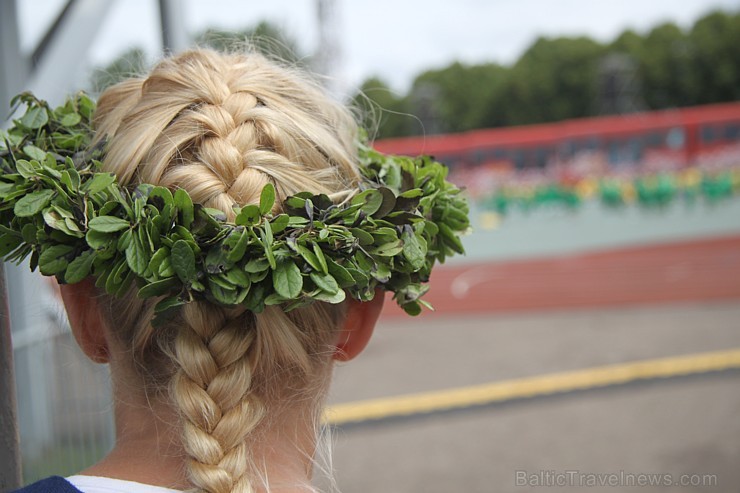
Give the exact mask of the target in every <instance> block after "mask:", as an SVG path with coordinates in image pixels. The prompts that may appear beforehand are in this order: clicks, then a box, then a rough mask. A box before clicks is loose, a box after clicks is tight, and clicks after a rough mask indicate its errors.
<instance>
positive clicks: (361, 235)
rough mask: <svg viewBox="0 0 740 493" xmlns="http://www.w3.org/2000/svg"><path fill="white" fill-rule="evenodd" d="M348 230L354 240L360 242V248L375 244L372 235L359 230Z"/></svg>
mask: <svg viewBox="0 0 740 493" xmlns="http://www.w3.org/2000/svg"><path fill="white" fill-rule="evenodd" d="M349 230H350V231H351V232H352V234H353V235H354V236H355V238H357V239H358V240H360V245H362V246H366V245H372V244H373V243H374V242H375V238H373V235H371V234H370V233H368V232H367V231H364V230H362V229H360V228H349Z"/></svg>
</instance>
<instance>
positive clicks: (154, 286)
mask: <svg viewBox="0 0 740 493" xmlns="http://www.w3.org/2000/svg"><path fill="white" fill-rule="evenodd" d="M179 287H180V281H179V280H178V279H177V278H176V277H170V278H169V279H162V280H159V281H155V282H152V283H149V284H146V285H144V286H143V287H142V288H141V289H139V291H138V292H137V293H136V295H137V296H138V297H139V298H142V299H146V298H152V297H154V296H162V295H164V294H167V293H169V292H171V291H172V290H174V289H176V288H179Z"/></svg>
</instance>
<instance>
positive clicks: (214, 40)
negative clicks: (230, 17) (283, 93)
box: [195, 21, 305, 64]
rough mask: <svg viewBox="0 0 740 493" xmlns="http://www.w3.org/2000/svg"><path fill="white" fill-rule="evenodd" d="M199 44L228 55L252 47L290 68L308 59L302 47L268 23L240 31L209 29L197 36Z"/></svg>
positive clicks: (196, 40)
mask: <svg viewBox="0 0 740 493" xmlns="http://www.w3.org/2000/svg"><path fill="white" fill-rule="evenodd" d="M195 43H196V44H197V45H199V46H207V47H209V48H213V49H214V50H217V51H225V52H233V51H237V52H238V51H243V50H244V49H245V48H248V47H252V48H254V49H256V50H257V51H258V52H260V53H262V54H263V55H265V56H267V57H270V58H272V59H276V60H278V61H281V62H286V63H289V64H301V63H303V61H304V59H305V57H304V56H303V55H302V54H301V51H300V49H299V47H298V43H297V42H296V41H295V40H294V39H293V38H291V37H290V36H289V35H287V34H286V33H285V32H283V31H282V30H281V29H280V28H278V27H277V26H276V25H274V24H271V23H270V22H267V21H262V22H260V23H259V24H257V25H256V26H253V27H248V28H245V29H241V30H237V31H224V30H221V29H214V28H211V29H206V30H205V31H203V32H201V33H200V34H198V35H196V36H195Z"/></svg>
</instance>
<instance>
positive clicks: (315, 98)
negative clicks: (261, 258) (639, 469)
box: [96, 50, 359, 493]
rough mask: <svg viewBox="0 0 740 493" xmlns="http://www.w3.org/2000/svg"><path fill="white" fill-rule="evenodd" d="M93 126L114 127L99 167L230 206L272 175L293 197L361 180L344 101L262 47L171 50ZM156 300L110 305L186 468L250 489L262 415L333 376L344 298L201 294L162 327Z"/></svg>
mask: <svg viewBox="0 0 740 493" xmlns="http://www.w3.org/2000/svg"><path fill="white" fill-rule="evenodd" d="M96 126H97V131H98V136H99V139H103V138H107V139H108V150H107V155H106V160H105V163H104V166H105V167H106V168H107V169H108V170H110V171H113V172H115V173H116V174H117V175H118V177H119V180H120V181H121V182H122V183H137V182H138V183H152V184H160V185H164V186H167V187H170V188H173V189H174V188H178V187H181V188H184V189H186V190H187V191H188V192H189V193H190V195H191V196H192V197H193V200H194V201H196V202H198V203H201V204H204V205H205V206H207V207H214V208H219V209H221V210H223V211H224V212H225V213H226V214H227V215H229V216H230V217H232V218H233V214H234V213H233V210H232V206H233V205H235V204H239V205H244V204H248V203H255V202H257V201H258V200H259V193H260V191H261V189H262V188H263V186H264V185H265V184H266V183H268V182H272V183H273V184H274V185H275V187H276V190H277V192H278V196H279V197H285V196H287V195H289V194H292V193H296V192H298V191H300V190H311V191H313V192H314V193H327V194H330V195H331V194H335V193H341V192H342V191H344V190H346V189H347V188H349V187H353V186H354V185H355V183H356V181H357V180H358V179H359V173H358V171H357V168H356V164H355V162H354V159H353V148H354V138H355V132H356V127H355V126H354V123H353V122H352V118H351V116H350V115H349V114H348V113H347V111H346V110H344V109H342V108H341V107H340V106H339V105H337V104H336V103H333V102H331V101H330V100H329V99H328V98H327V97H326V96H324V95H323V93H322V91H321V90H319V89H318V88H316V87H315V86H314V85H312V84H310V83H307V82H305V81H300V80H299V79H298V78H297V76H296V74H295V73H293V72H290V71H289V70H286V69H282V68H279V67H276V66H274V65H273V63H272V62H268V61H267V60H265V59H264V58H262V57H260V56H258V55H244V56H237V55H220V54H216V53H214V52H210V51H205V50H197V51H191V52H187V53H184V54H182V55H180V56H177V57H175V58H171V59H166V60H164V61H163V62H161V63H160V64H159V65H158V66H157V67H155V69H154V70H153V71H152V73H151V74H150V75H149V76H148V77H147V78H146V79H133V80H129V81H126V82H123V83H121V84H119V85H118V86H114V87H113V88H111V89H109V90H108V91H106V92H105V93H104V94H103V95H102V96H101V98H100V101H99V103H98V113H97V115H96ZM276 203H277V204H279V203H280V201H277V202H276ZM276 207H278V206H276ZM155 301H156V300H146V301H140V300H136V299H135V295H134V294H133V293H130V294H129V295H128V296H127V297H126V298H125V299H124V300H115V299H111V300H110V302H109V306H110V309H109V310H108V312H109V313H108V315H107V316H108V318H109V319H110V320H111V325H112V326H118V327H120V329H119V332H120V335H121V337H122V338H123V340H124V341H129V343H130V344H131V345H132V348H133V350H134V355H135V357H136V358H137V367H139V368H142V369H143V373H144V374H145V375H147V376H148V378H149V379H150V380H155V382H154V383H153V386H154V387H157V385H160V384H161V380H165V379H166V380H169V385H168V387H169V390H170V395H171V399H172V402H173V406H174V407H175V408H176V409H177V410H178V412H179V414H180V416H181V419H182V441H183V444H184V448H185V451H186V453H187V454H188V456H189V459H188V472H189V478H190V481H191V482H192V484H193V485H194V486H195V487H196V488H197V489H199V490H200V491H206V492H213V493H226V492H244V493H246V492H251V491H254V489H255V486H254V484H252V483H253V477H254V476H255V475H258V472H257V471H255V468H256V466H255V463H256V462H257V459H258V458H255V457H252V455H251V450H252V448H251V447H250V444H253V441H254V440H255V439H256V438H255V437H256V436H258V435H259V429H260V426H261V424H262V423H263V421H265V420H263V417H265V416H266V415H268V414H270V413H273V412H277V410H278V409H280V408H281V407H285V406H288V405H294V404H291V403H296V402H298V403H304V404H306V405H310V407H311V409H310V410H309V412H310V414H312V415H314V416H318V415H319V412H318V409H317V404H318V401H319V399H317V396H318V395H319V394H322V395H323V391H324V390H325V389H323V388H322V387H321V384H318V383H317V382H321V381H326V382H328V377H327V374H328V373H327V370H326V368H327V367H328V364H327V361H328V357H327V354H328V353H327V348H328V347H329V346H330V341H331V340H332V338H333V334H334V332H333V331H334V330H335V328H336V325H337V321H338V319H339V317H340V315H341V313H340V312H341V308H342V307H341V306H340V307H326V306H324V305H323V304H321V303H317V304H314V305H312V306H309V307H306V308H303V309H300V310H296V311H294V312H291V313H289V314H285V313H283V312H282V310H281V309H280V308H279V307H268V308H267V309H266V310H265V312H263V313H261V314H258V315H255V314H252V313H251V312H248V311H245V310H243V309H225V308H222V307H217V306H214V305H211V304H209V303H207V302H200V301H199V302H193V303H190V304H188V305H186V306H185V307H184V308H183V309H182V310H181V313H180V314H179V315H178V316H177V317H176V318H175V319H174V320H173V321H172V323H170V324H169V325H168V327H166V328H164V329H158V330H157V331H156V332H155V331H154V330H153V329H152V327H151V325H150V323H149V321H150V319H151V307H152V304H153V303H154V302H155ZM318 376H321V377H322V378H317V377H318Z"/></svg>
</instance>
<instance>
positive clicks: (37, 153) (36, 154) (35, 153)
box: [23, 145, 46, 162]
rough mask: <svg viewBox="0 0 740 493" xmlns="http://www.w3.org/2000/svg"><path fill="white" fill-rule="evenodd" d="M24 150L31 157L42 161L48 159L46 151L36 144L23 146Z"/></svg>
mask: <svg viewBox="0 0 740 493" xmlns="http://www.w3.org/2000/svg"><path fill="white" fill-rule="evenodd" d="M23 152H24V153H25V154H26V156H28V157H30V158H31V159H35V160H36V161H38V162H42V161H44V160H45V159H46V153H45V152H44V151H42V150H41V149H39V148H38V147H36V146H34V145H27V146H23Z"/></svg>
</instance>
